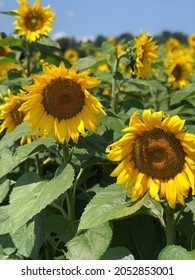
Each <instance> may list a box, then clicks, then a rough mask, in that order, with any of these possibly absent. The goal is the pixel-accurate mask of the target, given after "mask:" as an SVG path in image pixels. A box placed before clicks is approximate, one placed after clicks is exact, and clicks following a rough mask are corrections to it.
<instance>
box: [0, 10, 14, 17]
mask: <svg viewBox="0 0 195 280" xmlns="http://www.w3.org/2000/svg"><path fill="white" fill-rule="evenodd" d="M0 14H3V15H8V16H17V15H18V13H16V12H14V11H9V12H0Z"/></svg>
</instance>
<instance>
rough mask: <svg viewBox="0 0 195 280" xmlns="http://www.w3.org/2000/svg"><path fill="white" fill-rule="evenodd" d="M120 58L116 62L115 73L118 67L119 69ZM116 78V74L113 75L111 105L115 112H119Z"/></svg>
mask: <svg viewBox="0 0 195 280" xmlns="http://www.w3.org/2000/svg"><path fill="white" fill-rule="evenodd" d="M118 62H119V61H118V59H117V58H116V61H115V63H114V67H113V75H114V74H115V73H116V71H117V69H118ZM116 86H117V84H116V79H115V78H114V76H113V77H112V92H111V107H112V109H113V110H114V112H115V113H116V112H117V91H116Z"/></svg>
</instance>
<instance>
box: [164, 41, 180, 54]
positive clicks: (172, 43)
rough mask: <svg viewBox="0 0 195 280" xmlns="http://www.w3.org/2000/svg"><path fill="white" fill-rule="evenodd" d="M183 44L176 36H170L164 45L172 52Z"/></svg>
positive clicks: (167, 50) (166, 49)
mask: <svg viewBox="0 0 195 280" xmlns="http://www.w3.org/2000/svg"><path fill="white" fill-rule="evenodd" d="M181 47H182V46H181V44H180V42H179V40H177V39H176V38H169V39H168V40H167V42H166V44H165V46H164V50H165V51H166V52H172V51H174V50H177V49H180V48H181Z"/></svg>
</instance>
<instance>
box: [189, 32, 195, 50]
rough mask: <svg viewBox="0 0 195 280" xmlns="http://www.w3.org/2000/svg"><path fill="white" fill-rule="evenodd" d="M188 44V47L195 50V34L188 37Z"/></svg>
mask: <svg viewBox="0 0 195 280" xmlns="http://www.w3.org/2000/svg"><path fill="white" fill-rule="evenodd" d="M188 44H189V46H190V47H192V48H193V49H195V33H194V34H191V35H190V36H189V37H188Z"/></svg>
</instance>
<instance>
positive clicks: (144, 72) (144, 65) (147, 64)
mask: <svg viewBox="0 0 195 280" xmlns="http://www.w3.org/2000/svg"><path fill="white" fill-rule="evenodd" d="M134 42H135V49H136V62H135V66H136V69H137V78H142V79H146V78H147V76H148V73H150V72H154V70H153V69H152V67H151V63H152V62H153V61H154V60H156V59H157V58H158V56H157V54H156V53H157V48H158V46H157V45H156V42H155V41H153V37H150V38H149V37H148V35H147V33H141V34H139V35H138V37H137V38H135V39H134Z"/></svg>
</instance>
